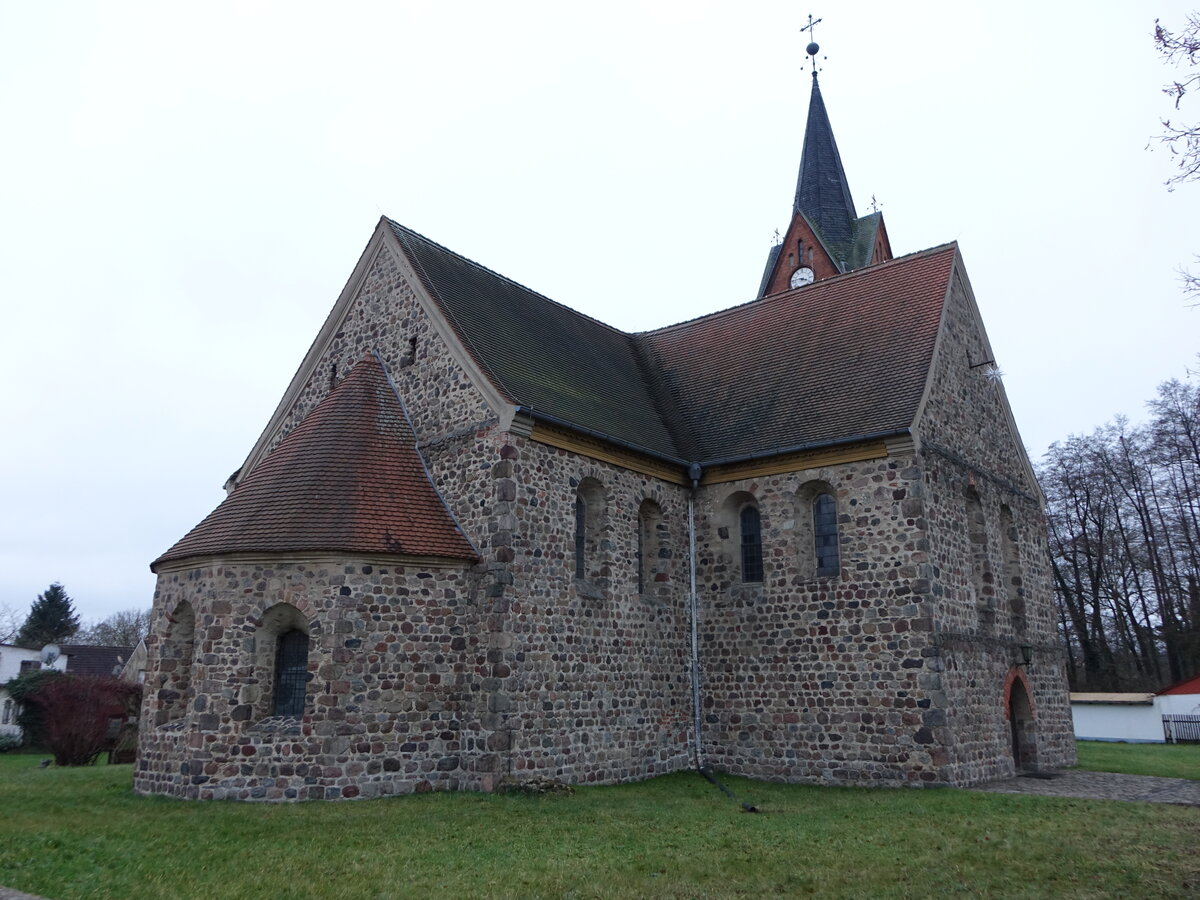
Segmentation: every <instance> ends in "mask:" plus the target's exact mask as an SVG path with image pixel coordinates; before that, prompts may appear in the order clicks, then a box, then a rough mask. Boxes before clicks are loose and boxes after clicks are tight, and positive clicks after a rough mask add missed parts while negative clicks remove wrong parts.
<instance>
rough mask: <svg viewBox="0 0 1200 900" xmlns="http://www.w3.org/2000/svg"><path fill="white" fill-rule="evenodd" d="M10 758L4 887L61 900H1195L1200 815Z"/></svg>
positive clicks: (972, 800) (2, 839)
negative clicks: (176, 792) (150, 781)
mask: <svg viewBox="0 0 1200 900" xmlns="http://www.w3.org/2000/svg"><path fill="white" fill-rule="evenodd" d="M38 759H39V758H38V757H36V756H32V757H31V756H0V884H3V885H7V886H8V887H13V888H17V889H19V890H24V891H31V892H33V893H37V894H42V895H44V896H47V897H52V898H54V900H71V898H105V897H119V898H127V897H137V898H160V897H161V898H189V897H197V898H251V897H256V898H257V897H261V898H309V897H336V898H371V897H420V898H425V897H453V898H469V897H522V898H524V897H578V898H583V897H601V898H608V897H613V898H616V897H679V898H683V897H688V898H692V897H695V898H704V897H760V896H769V895H776V896H813V895H815V896H838V897H844V896H851V897H857V896H861V897H904V896H914V897H927V896H933V895H940V894H965V895H970V896H980V897H1005V898H1009V897H1046V896H1055V897H1104V896H1122V897H1129V896H1146V897H1185V896H1195V895H1196V894H1197V892H1198V891H1200V854H1197V853H1196V852H1195V843H1196V837H1197V831H1198V829H1200V810H1196V809H1192V808H1184V807H1171V806H1160V805H1152V804H1141V803H1116V802H1107V801H1093V800H1069V799H1061V798H1049V797H1030V796H1019V795H1006V794H984V793H972V792H969V791H954V790H945V789H941V790H882V789H881V790H868V789H850V788H843V789H838V788H818V787H806V786H795V785H779V784H765V783H760V782H752V781H748V780H744V779H737V778H731V779H728V783H729V784H730V786H731V787H732V788H733V789H734V790H735V791H736V792H738V793H739V794H742V795H744V796H746V797H747V798H749V799H751V800H752V801H753V802H755V803H756V804H758V806H759V807H760V808H761V809H762V813H761V814H760V815H749V814H746V813H743V812H740V811H739V809H738V807H737V805H736V804H734V803H733V802H731V801H729V800H728V799H727V798H725V797H724V796H723V795H721V794H720V793H719V792H718V791H717V790H716V789H715V788H713V787H712V786H710V785H708V784H707V783H706V782H704V781H703V780H702V779H700V778H699V777H698V776H696V775H693V774H690V773H679V774H676V775H671V776H667V777H664V778H658V779H655V780H653V781H649V782H643V783H640V784H633V785H622V786H617V787H593V788H584V789H580V790H579V791H578V793H577V794H576V795H575V796H573V797H520V796H495V795H482V794H428V795H421V796H410V797H403V798H395V799H388V800H372V801H361V802H346V803H305V804H289V805H264V804H241V803H222V802H213V803H194V802H184V801H175V800H167V799H163V798H146V797H137V796H134V795H133V793H132V792H131V791H130V789H129V784H130V778H131V768H130V767H129V766H101V767H94V768H85V769H55V768H49V769H38V768H37V762H38Z"/></svg>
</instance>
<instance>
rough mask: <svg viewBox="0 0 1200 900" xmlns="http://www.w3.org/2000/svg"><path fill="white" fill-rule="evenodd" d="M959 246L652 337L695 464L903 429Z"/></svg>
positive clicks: (920, 387)
mask: <svg viewBox="0 0 1200 900" xmlns="http://www.w3.org/2000/svg"><path fill="white" fill-rule="evenodd" d="M956 252H957V247H956V245H954V244H947V245H945V246H942V247H936V248H934V249H932V250H926V251H924V252H922V253H916V254H913V255H912V256H906V257H903V258H901V259H897V260H892V261H890V262H886V263H881V264H880V265H877V266H872V267H870V268H867V269H859V270H857V271H855V272H852V273H850V274H848V275H842V276H839V277H836V278H830V279H827V280H824V281H819V282H817V283H815V284H811V285H808V286H807V287H802V288H798V289H796V290H793V291H787V292H785V293H782V294H775V295H772V296H769V297H764V298H763V299H761V300H756V301H754V302H753V303H747V304H745V305H744V306H738V307H734V308H733V309H728V310H725V311H723V312H719V313H714V314H713V315H710V316H705V317H704V318H702V319H695V320H693V321H690V322H684V323H682V324H680V325H673V326H671V327H669V328H663V329H661V330H659V331H654V332H650V333H649V334H647V335H645V336H644V338H645V340H646V342H647V343H648V345H649V346H650V348H651V350H652V351H653V355H654V356H655V357H656V359H657V361H658V369H659V372H660V373H661V376H662V377H663V379H664V380H665V381H666V383H667V386H668V388H669V389H670V391H671V393H672V395H673V396H674V398H675V399H676V403H677V405H676V412H677V414H678V415H681V416H682V417H683V419H684V422H685V424H686V430H687V431H688V432H689V433H690V434H691V436H692V438H693V440H694V441H695V448H696V458H697V459H698V460H700V461H709V462H711V461H715V460H718V459H723V458H724V459H727V458H731V457H732V458H736V457H739V456H746V455H753V454H762V453H768V452H771V451H779V450H782V449H785V448H793V447H799V446H804V445H810V444H821V443H828V442H833V441H840V440H847V439H853V438H863V437H867V436H869V435H873V434H883V433H888V432H893V431H897V430H903V429H905V428H908V427H910V426H911V425H912V424H913V421H914V419H915V418H916V413H917V407H918V406H919V404H920V402H921V396H922V395H923V393H924V390H925V382H926V380H927V378H928V375H929V368H930V365H931V363H932V361H933V350H934V344H935V343H936V340H937V333H938V327H939V323H940V321H941V314H942V306H943V303H944V300H945V297H946V293H947V290H948V288H949V284H950V276H951V272H952V271H953V268H954V258H955V254H956Z"/></svg>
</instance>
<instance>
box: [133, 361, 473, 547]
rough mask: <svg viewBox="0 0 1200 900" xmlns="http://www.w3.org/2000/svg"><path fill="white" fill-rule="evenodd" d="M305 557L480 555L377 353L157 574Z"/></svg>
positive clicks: (187, 538)
mask: <svg viewBox="0 0 1200 900" xmlns="http://www.w3.org/2000/svg"><path fill="white" fill-rule="evenodd" d="M302 551H334V552H346V553H364V554H374V553H382V554H391V555H405V556H427V557H447V558H451V559H461V560H470V561H475V560H476V559H477V558H478V554H477V553H476V551H475V549H474V548H473V547H472V546H471V544H470V542H469V541H468V540H467V538H466V536H465V535H464V534H463V532H462V531H461V530H460V529H459V527H458V525H457V524H456V523H455V521H454V518H453V516H452V515H451V513H450V512H449V510H448V509H447V507H446V505H445V503H444V502H443V500H442V498H441V497H440V496H439V495H438V493H437V491H436V489H435V488H434V486H433V484H432V482H431V481H430V480H429V476H428V475H427V473H426V471H425V467H424V465H423V464H422V462H421V459H420V457H419V456H418V455H417V452H416V448H415V444H414V438H413V432H412V429H411V427H410V426H409V424H408V421H407V418H406V416H405V414H404V409H403V407H402V406H401V404H400V401H399V399H398V398H397V396H396V393H395V390H394V389H393V388H392V386H391V384H390V383H389V382H388V379H387V376H386V374H385V373H384V371H383V368H382V366H381V365H380V364H379V362H378V361H377V360H376V359H374V358H373V357H371V356H367V357H366V358H364V359H363V360H361V361H360V362H359V363H358V364H357V365H355V367H354V368H353V369H351V371H350V372H349V373H348V374H347V375H346V377H345V378H344V379H343V380H342V382H341V383H340V384H338V385H337V387H335V388H334V389H333V390H332V391H331V392H330V393H329V394H328V395H327V396H326V397H325V398H324V399H323V400H322V401H321V402H320V403H319V404H318V405H317V406H316V407H315V408H314V409H313V411H312V412H311V413H309V414H308V416H306V417H305V419H304V421H303V422H301V423H300V424H299V425H298V426H297V427H296V428H295V429H294V430H293V431H292V432H291V433H289V434H288V435H287V436H286V437H285V438H284V439H283V441H281V442H280V444H279V446H278V447H276V448H275V449H274V450H273V451H272V452H271V453H270V455H268V456H267V457H266V458H265V459H264V460H263V461H262V462H261V463H259V464H258V465H257V466H256V467H255V468H254V470H253V471H251V472H250V473H249V474H248V475H247V476H246V478H245V480H244V481H243V482H241V483H240V484H239V485H238V486H237V488H236V489H235V490H234V491H233V493H231V494H230V495H229V496H227V497H226V498H225V500H224V501H223V502H222V503H221V505H220V506H218V507H217V508H216V509H215V510H213V512H212V513H211V514H210V515H209V516H208V517H207V518H206V519H204V521H202V522H201V523H200V524H199V525H197V526H196V527H195V528H193V529H192V530H191V531H190V532H188V534H187V535H186V536H185V537H184V538H183V539H182V540H180V541H179V542H178V543H176V544H175V545H174V546H173V547H171V549H170V550H168V551H167V552H166V553H164V554H163V555H162V556H160V557H159V558H158V559H157V560H155V562H154V563H152V564H151V569H154V568H155V567H156V566H158V565H159V564H160V563H164V562H168V561H171V560H179V559H184V558H189V557H196V556H212V555H216V554H228V553H286V552H302Z"/></svg>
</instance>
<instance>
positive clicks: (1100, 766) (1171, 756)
mask: <svg viewBox="0 0 1200 900" xmlns="http://www.w3.org/2000/svg"><path fill="white" fill-rule="evenodd" d="M1075 747H1076V749H1077V750H1078V752H1079V765H1078V768H1080V769H1090V770H1091V771H1093V772H1124V773H1125V774H1126V775H1158V776H1160V777H1163V778H1191V779H1194V780H1200V744H1120V743H1116V742H1113V741H1076V742H1075Z"/></svg>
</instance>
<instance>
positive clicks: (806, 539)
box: [794, 481, 842, 581]
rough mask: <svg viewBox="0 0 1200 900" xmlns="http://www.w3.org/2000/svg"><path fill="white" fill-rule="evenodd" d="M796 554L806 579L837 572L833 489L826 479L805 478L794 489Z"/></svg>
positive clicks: (838, 539) (838, 543)
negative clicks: (802, 482) (809, 479)
mask: <svg viewBox="0 0 1200 900" xmlns="http://www.w3.org/2000/svg"><path fill="white" fill-rule="evenodd" d="M794 521H795V530H796V537H795V540H796V543H795V545H794V546H795V547H796V554H797V563H798V567H799V570H800V577H801V578H803V579H805V580H806V581H812V580H814V579H817V578H833V577H837V576H839V575H841V573H842V569H841V565H842V558H841V535H840V534H839V533H838V504H837V492H836V491H835V490H834V488H833V485H831V484H830V483H829V482H827V481H808V482H805V483H804V484H802V485H801V486H800V489H799V490H798V491H797V492H796V505H795V519H794Z"/></svg>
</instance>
